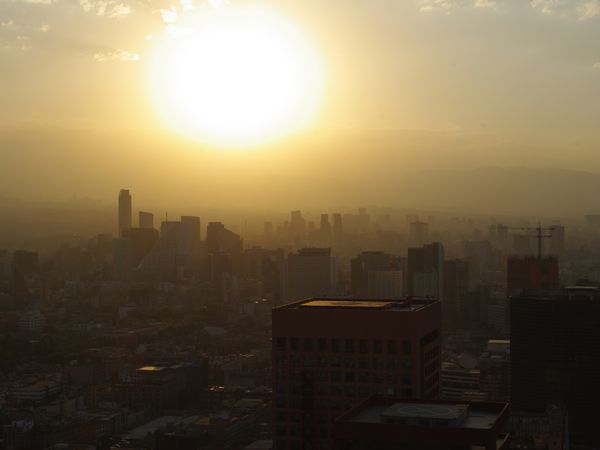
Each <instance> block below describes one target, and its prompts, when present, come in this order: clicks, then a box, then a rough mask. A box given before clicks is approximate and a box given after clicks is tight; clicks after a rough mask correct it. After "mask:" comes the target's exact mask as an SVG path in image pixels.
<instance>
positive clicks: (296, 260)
mask: <svg viewBox="0 0 600 450" xmlns="http://www.w3.org/2000/svg"><path fill="white" fill-rule="evenodd" d="M335 283H336V264H335V258H334V257H332V256H331V249H329V248H303V249H300V250H298V252H297V253H290V254H289V255H288V264H287V298H288V299H289V300H300V299H303V298H308V297H315V296H325V297H327V296H331V295H333V294H334V292H335Z"/></svg>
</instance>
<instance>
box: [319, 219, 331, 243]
mask: <svg viewBox="0 0 600 450" xmlns="http://www.w3.org/2000/svg"><path fill="white" fill-rule="evenodd" d="M319 232H320V233H321V235H322V236H323V237H324V238H329V236H331V224H330V223H329V214H321V225H320V226H319Z"/></svg>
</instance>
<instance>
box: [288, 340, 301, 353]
mask: <svg viewBox="0 0 600 450" xmlns="http://www.w3.org/2000/svg"><path fill="white" fill-rule="evenodd" d="M290 348H291V350H292V351H293V352H297V351H299V350H300V339H299V338H297V337H293V338H290Z"/></svg>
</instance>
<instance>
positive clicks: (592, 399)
mask: <svg viewBox="0 0 600 450" xmlns="http://www.w3.org/2000/svg"><path fill="white" fill-rule="evenodd" d="M599 317H600V292H599V291H598V288H597V287H592V288H585V287H577V288H572V289H565V290H562V291H555V292H554V293H546V294H544V295H540V296H537V295H520V296H515V297H512V298H511V299H510V319H511V320H510V321H511V342H510V370H511V382H510V399H511V409H512V410H513V411H515V412H531V413H534V414H536V413H538V414H539V413H543V412H545V411H546V410H547V409H548V407H550V406H551V405H557V406H559V407H565V408H566V409H567V411H568V417H569V431H570V434H571V438H572V442H573V443H574V444H585V445H588V446H589V448H600V428H599V427H598V421H597V417H598V416H597V414H598V405H599V404H600V389H599V388H598V382H599V380H600V327H598V318H599Z"/></svg>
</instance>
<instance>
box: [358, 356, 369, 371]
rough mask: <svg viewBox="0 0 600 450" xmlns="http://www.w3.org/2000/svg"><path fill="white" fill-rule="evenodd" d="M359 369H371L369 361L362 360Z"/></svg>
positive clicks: (359, 362)
mask: <svg viewBox="0 0 600 450" xmlns="http://www.w3.org/2000/svg"><path fill="white" fill-rule="evenodd" d="M358 368H359V369H368V368H369V360H368V359H365V358H361V359H359V360H358Z"/></svg>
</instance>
